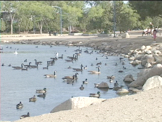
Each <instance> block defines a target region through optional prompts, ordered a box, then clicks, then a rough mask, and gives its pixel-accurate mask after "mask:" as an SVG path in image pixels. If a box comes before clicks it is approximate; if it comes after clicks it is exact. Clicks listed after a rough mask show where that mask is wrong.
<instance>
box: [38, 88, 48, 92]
mask: <svg viewBox="0 0 162 122" xmlns="http://www.w3.org/2000/svg"><path fill="white" fill-rule="evenodd" d="M46 92H47V89H46V88H44V89H39V90H36V93H46Z"/></svg>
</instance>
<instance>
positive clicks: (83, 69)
mask: <svg viewBox="0 0 162 122" xmlns="http://www.w3.org/2000/svg"><path fill="white" fill-rule="evenodd" d="M6 48H7V47H6ZM36 48H38V46H36ZM2 50H3V49H2ZM74 52H75V53H74V54H73V55H72V56H67V57H66V58H67V59H64V58H65V57H63V54H62V55H61V56H60V57H59V53H58V52H57V53H56V54H55V57H52V58H50V60H49V61H47V62H46V67H43V69H47V70H48V68H49V66H53V65H54V64H55V62H56V61H57V60H61V59H62V60H63V59H64V60H65V62H72V63H75V61H76V60H78V59H79V56H80V55H81V54H82V53H83V52H84V53H87V54H89V55H91V54H93V53H94V52H95V53H98V54H102V57H106V59H109V58H108V56H109V55H108V53H107V52H102V51H101V50H99V51H97V50H92V51H89V50H88V49H86V50H85V51H82V49H80V47H79V48H78V49H76V50H74ZM14 54H16V55H17V54H18V52H17V49H16V50H15V52H14ZM94 60H96V61H98V63H96V64H94V61H92V63H91V64H90V66H95V68H96V69H97V70H87V69H88V66H87V65H85V66H84V65H83V64H80V68H73V67H71V66H69V67H68V69H72V71H73V72H75V73H74V75H72V76H64V77H62V80H63V81H64V82H66V83H67V84H72V85H73V84H74V83H75V81H77V80H78V75H79V72H87V73H89V74H94V75H95V74H96V75H100V74H101V71H100V70H101V65H105V66H107V63H105V64H104V63H103V62H102V60H100V59H99V58H98V57H95V58H94ZM119 60H120V64H119V63H116V62H114V66H118V65H123V70H118V72H120V73H122V72H123V71H124V70H125V69H126V67H125V66H124V65H125V63H124V58H122V57H119ZM34 61H35V64H34V65H32V62H28V59H25V60H24V62H23V63H21V65H20V66H12V65H11V64H9V65H8V66H12V69H14V70H26V71H28V70H29V69H32V68H38V67H39V65H41V64H42V63H43V62H42V61H37V59H34ZM26 62H28V64H25V63H26ZM1 66H5V64H4V63H2V65H1ZM56 73H57V71H53V74H52V73H51V74H44V77H45V78H57V75H56ZM107 79H108V80H109V83H111V84H112V83H113V82H114V81H115V76H114V75H112V76H107ZM87 84H88V80H87V78H85V80H84V81H82V83H81V86H80V87H79V88H78V89H80V90H84V85H87ZM95 87H97V84H94V88H95ZM122 87H123V86H122V85H119V83H118V81H115V83H114V87H113V88H110V87H109V89H113V90H115V91H117V90H119V89H122ZM46 92H47V89H46V88H44V89H40V90H36V93H39V94H38V95H37V97H42V98H45V96H46ZM89 97H96V98H100V91H98V92H97V93H90V94H89ZM36 101H37V98H36V95H34V96H33V97H31V98H29V102H36ZM22 108H23V103H22V102H21V101H20V102H19V103H18V104H17V105H16V109H22ZM29 116H30V114H29V112H28V113H27V114H26V115H22V116H21V117H20V119H22V118H25V117H29Z"/></svg>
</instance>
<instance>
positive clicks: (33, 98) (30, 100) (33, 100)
mask: <svg viewBox="0 0 162 122" xmlns="http://www.w3.org/2000/svg"><path fill="white" fill-rule="evenodd" d="M36 100H37V98H36V97H35V95H34V96H33V97H31V98H29V102H36Z"/></svg>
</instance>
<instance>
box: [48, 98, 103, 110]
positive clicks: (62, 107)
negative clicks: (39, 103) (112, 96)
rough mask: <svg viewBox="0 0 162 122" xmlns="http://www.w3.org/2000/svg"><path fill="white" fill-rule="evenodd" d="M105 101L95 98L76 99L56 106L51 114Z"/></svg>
mask: <svg viewBox="0 0 162 122" xmlns="http://www.w3.org/2000/svg"><path fill="white" fill-rule="evenodd" d="M103 100H105V99H98V98H93V97H74V98H71V99H68V100H67V101H65V102H63V103H61V104H60V105H58V106H56V107H55V108H54V109H53V110H52V111H51V112H50V113H54V112H58V111H63V110H71V109H76V108H83V107H87V106H90V105H92V104H97V103H101V102H102V101H103Z"/></svg>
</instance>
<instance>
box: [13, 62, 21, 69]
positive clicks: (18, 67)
mask: <svg viewBox="0 0 162 122" xmlns="http://www.w3.org/2000/svg"><path fill="white" fill-rule="evenodd" d="M23 65H24V64H23V63H22V64H21V67H20V66H12V68H14V69H22V68H23Z"/></svg>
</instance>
